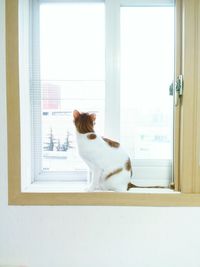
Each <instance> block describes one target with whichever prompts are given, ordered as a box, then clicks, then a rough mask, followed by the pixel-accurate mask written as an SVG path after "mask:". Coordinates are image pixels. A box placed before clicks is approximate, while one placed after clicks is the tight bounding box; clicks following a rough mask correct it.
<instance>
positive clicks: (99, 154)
mask: <svg viewBox="0 0 200 267" xmlns="http://www.w3.org/2000/svg"><path fill="white" fill-rule="evenodd" d="M73 117H74V124H75V126H76V133H77V145H78V151H79V154H80V156H81V158H82V159H83V160H84V161H85V163H86V164H87V165H88V167H89V168H90V170H91V171H92V179H91V184H90V186H89V188H88V191H94V190H104V191H107V190H112V191H118V192H124V191H128V190H129V189H130V188H135V187H140V186H136V185H134V184H133V183H131V177H132V166H131V161H130V158H129V156H128V154H127V153H126V151H124V150H123V148H122V147H121V146H120V144H119V143H118V142H115V141H112V140H110V139H107V138H104V137H101V136H99V135H97V134H96V133H95V131H94V124H95V120H96V115H95V114H94V113H92V114H89V113H80V112H79V111H78V110H74V112H73ZM142 188H143V187H142ZM150 188H162V187H159V186H153V187H150Z"/></svg>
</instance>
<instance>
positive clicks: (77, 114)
mask: <svg viewBox="0 0 200 267" xmlns="http://www.w3.org/2000/svg"><path fill="white" fill-rule="evenodd" d="M73 116H74V119H75V120H76V119H78V117H79V116H80V112H79V111H78V110H76V109H75V110H74V111H73Z"/></svg>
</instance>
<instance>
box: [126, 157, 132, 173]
mask: <svg viewBox="0 0 200 267" xmlns="http://www.w3.org/2000/svg"><path fill="white" fill-rule="evenodd" d="M125 169H126V170H127V171H130V172H131V177H132V175H133V171H132V164H131V160H130V158H129V159H128V160H127V162H126V163H125Z"/></svg>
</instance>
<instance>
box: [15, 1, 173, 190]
mask: <svg viewBox="0 0 200 267" xmlns="http://www.w3.org/2000/svg"><path fill="white" fill-rule="evenodd" d="M55 1H56V2H79V3H81V2H83V3H85V2H88V3H89V2H97V3H98V2H101V3H105V18H106V30H105V33H106V38H105V39H106V45H105V46H106V51H105V55H106V68H105V70H106V78H105V80H106V83H105V88H106V89H105V114H106V116H105V135H106V136H108V137H110V138H113V139H116V140H119V139H120V7H123V6H128V7H129V6H173V5H174V1H173V0H105V1H103V0H75V1H74V0H40V1H39V0H36V1H35V0H30V1H29V0H19V2H21V4H22V5H21V7H22V6H23V8H20V9H19V10H20V12H22V13H23V15H20V16H19V18H20V20H19V25H20V31H19V42H20V45H19V47H20V49H19V60H20V66H21V67H20V92H21V93H20V102H21V105H20V109H21V112H20V114H21V144H23V146H22V145H21V170H22V183H21V189H22V192H65V191H82V186H83V184H84V183H83V182H80V180H81V179H77V176H76V177H73V173H69V172H68V175H69V177H71V180H77V181H79V183H74V182H70V181H68V182H62V181H63V180H64V179H65V177H66V172H60V173H59V174H58V173H57V172H51V174H49V173H42V174H41V173H40V170H41V166H40V164H39V163H38V161H37V160H36V158H34V159H32V152H31V151H32V149H34V147H35V145H33V144H34V142H33V139H32V138H31V136H33V135H35V136H38V139H37V140H40V141H41V133H40V130H39V128H36V129H34V130H33V129H31V117H30V116H29V115H28V112H27V110H29V111H30V114H33V112H31V104H30V101H27V100H28V99H30V98H29V88H30V86H29V82H28V80H29V78H30V77H29V72H28V67H27V66H28V65H29V62H30V60H32V59H33V60H34V59H35V56H36V60H37V56H38V57H39V55H34V56H33V57H32V59H31V58H29V57H28V54H26V53H24V51H27V52H29V51H28V47H30V46H29V45H31V42H30V43H29V41H28V40H25V39H24V38H23V36H22V35H23V34H28V31H29V30H30V27H29V25H27V21H28V19H29V17H30V16H32V10H31V8H30V6H29V3H34V4H33V12H34V19H35V23H34V25H36V27H39V24H38V23H39V16H38V15H39V9H38V7H39V6H38V4H39V2H41V3H51V2H52V3H53V2H55ZM108 18H109V19H108ZM22 29H23V31H22V34H21V30H22ZM35 29H36V28H35V27H33V28H32V29H31V30H32V31H33V33H34V31H35ZM36 32H37V31H36ZM36 32H35V33H34V38H35V37H36ZM36 38H39V36H37V37H36ZM33 75H35V76H37V77H39V76H38V75H39V74H38V73H34V72H33ZM25 76H26V79H25V78H24V77H25ZM37 80H38V81H39V78H38V79H37ZM22 92H23V93H22ZM110 99H112V101H113V103H115V105H113V108H110V107H109V106H110ZM34 114H35V115H36V116H38V117H37V121H39V120H40V114H41V113H40V109H38V113H35V112H34ZM110 121H112V127H110ZM25 126H28V127H25ZM31 132H32V134H31ZM38 147H40V148H41V147H42V146H41V144H39V145H38ZM39 153H41V151H40V152H39ZM33 162H34V164H35V163H36V165H35V166H33V164H32V163H33ZM135 163H136V164H134V168H138V171H139V172H140V171H141V165H143V164H144V163H145V164H146V167H148V166H149V165H150V164H151V166H152V163H154V164H153V165H154V166H155V168H151V171H152V174H153V175H155V174H156V173H158V171H157V168H158V166H159V167H160V168H161V169H162V170H163V171H164V170H166V169H169V165H170V161H169V160H160V161H155V160H152V161H151V160H148V161H147V160H136V161H135ZM148 173H149V172H148ZM38 174H39V175H38ZM79 177H81V174H80V176H79ZM41 178H42V179H41ZM55 178H56V180H58V181H60V182H55V180H54V179H55ZM140 180H142V179H140ZM135 181H136V183H137V182H138V181H137V180H135ZM144 181H145V179H144ZM144 181H143V182H144ZM151 182H152V183H154V184H155V183H157V182H159V175H158V180H157V179H155V180H153V181H152V180H151ZM166 185H167V184H166Z"/></svg>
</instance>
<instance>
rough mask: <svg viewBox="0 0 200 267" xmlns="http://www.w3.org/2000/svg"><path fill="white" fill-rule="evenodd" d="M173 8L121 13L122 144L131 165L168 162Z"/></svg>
mask: <svg viewBox="0 0 200 267" xmlns="http://www.w3.org/2000/svg"><path fill="white" fill-rule="evenodd" d="M173 76H174V7H122V8H121V142H122V143H123V145H124V146H125V147H126V149H127V150H128V151H129V153H130V155H131V157H133V158H134V159H145V160H146V159H148V160H149V159H151V160H152V159H159V160H163V159H167V160H171V159H172V147H173V141H172V138H173V98H172V97H171V96H169V85H170V83H171V81H172V80H173Z"/></svg>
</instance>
